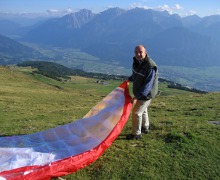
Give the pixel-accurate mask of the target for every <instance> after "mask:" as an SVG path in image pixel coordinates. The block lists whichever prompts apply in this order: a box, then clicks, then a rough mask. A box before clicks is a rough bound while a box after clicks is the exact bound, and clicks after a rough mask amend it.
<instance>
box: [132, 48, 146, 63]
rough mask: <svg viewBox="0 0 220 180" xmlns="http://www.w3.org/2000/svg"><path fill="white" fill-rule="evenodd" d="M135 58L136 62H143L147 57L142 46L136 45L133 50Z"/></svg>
mask: <svg viewBox="0 0 220 180" xmlns="http://www.w3.org/2000/svg"><path fill="white" fill-rule="evenodd" d="M134 54H135V58H136V59H137V60H138V61H141V60H144V58H145V57H146V55H147V51H146V49H145V47H144V46H143V45H138V46H136V47H135V49H134Z"/></svg>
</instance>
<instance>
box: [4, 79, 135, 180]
mask: <svg viewBox="0 0 220 180" xmlns="http://www.w3.org/2000/svg"><path fill="white" fill-rule="evenodd" d="M131 107H132V104H131V97H130V95H129V90H128V83H127V81H124V82H123V83H122V84H121V85H119V86H118V87H117V88H116V89H114V90H113V91H112V92H111V93H110V94H109V95H107V96H106V97H105V98H104V99H103V100H102V101H101V102H99V103H98V104H97V105H96V106H95V107H93V108H92V109H91V110H90V111H89V112H88V113H87V114H86V115H85V116H84V117H83V118H82V119H79V120H77V121H74V122H72V123H69V124H66V125H63V126H58V127H56V128H52V129H49V130H45V131H41V132H37V133H34V134H28V135H19V136H8V137H0V180H2V179H11V180H12V179H13V180H16V179H33V180H35V179H36V180H37V179H51V178H52V177H59V176H63V175H67V174H70V173H73V172H75V171H77V170H79V169H81V168H83V167H85V166H87V165H89V164H91V163H92V162H94V161H95V160H96V159H98V158H99V157H100V156H101V155H102V154H103V153H104V151H105V150H106V149H107V148H108V147H109V146H110V145H111V144H112V142H113V141H114V140H115V139H116V138H117V137H118V135H119V134H120V132H121V130H122V128H123V127H124V125H125V123H126V122H127V120H128V118H129V115H130V111H131Z"/></svg>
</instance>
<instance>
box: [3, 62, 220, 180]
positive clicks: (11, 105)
mask: <svg viewBox="0 0 220 180" xmlns="http://www.w3.org/2000/svg"><path fill="white" fill-rule="evenodd" d="M119 83H121V82H120V81H112V80H111V81H108V85H106V84H105V85H104V84H98V83H97V80H96V79H91V78H84V77H79V76H73V77H71V80H70V81H68V82H59V81H56V80H53V79H50V78H47V77H45V76H42V75H39V74H34V73H32V69H30V68H27V67H26V68H17V67H10V68H8V67H1V66H0V87H1V88H0V123H1V127H0V135H1V136H7V135H18V134H29V133H33V132H38V131H41V130H45V129H49V128H52V127H56V126H58V125H63V124H66V123H69V122H71V121H75V120H77V119H79V118H82V117H83V116H84V115H85V114H86V113H87V112H88V111H89V110H90V109H91V108H92V107H93V106H94V105H95V104H97V103H98V102H99V101H100V100H101V99H103V97H105V96H106V95H107V94H108V93H109V92H111V91H112V90H113V89H114V88H115V87H116V86H118V85H119ZM159 86H160V91H161V93H160V96H158V97H157V98H156V99H155V100H154V101H153V102H152V104H151V107H150V108H149V114H150V122H151V131H150V134H148V135H144V136H143V138H142V139H141V140H140V141H127V140H125V135H126V134H128V133H130V131H131V120H129V121H128V123H127V124H126V126H125V128H124V129H123V131H122V133H121V135H120V136H119V137H118V139H117V140H116V141H115V142H114V143H113V144H112V146H111V147H110V148H109V149H108V150H107V151H106V153H105V154H103V156H102V157H101V158H100V159H98V160H97V161H96V162H95V163H93V164H92V165H90V166H88V167H86V168H84V169H82V170H80V171H78V172H76V173H74V174H72V175H69V176H66V177H65V179H100V180H101V179H106V178H108V179H218V178H219V177H220V172H219V168H220V159H219V157H220V151H219V143H220V139H219V137H220V126H219V125H216V124H212V123H211V122H210V121H216V122H217V121H218V122H219V120H220V113H219V112H220V109H219V99H220V93H208V94H196V93H191V92H186V91H181V90H176V89H170V88H167V84H166V83H160V85H159ZM140 172H141V173H140Z"/></svg>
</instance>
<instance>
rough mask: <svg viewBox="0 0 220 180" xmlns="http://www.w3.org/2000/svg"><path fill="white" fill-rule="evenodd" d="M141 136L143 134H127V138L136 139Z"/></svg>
mask: <svg viewBox="0 0 220 180" xmlns="http://www.w3.org/2000/svg"><path fill="white" fill-rule="evenodd" d="M141 137H142V136H141V134H139V135H133V134H128V135H127V136H126V139H127V140H135V139H140V138H141Z"/></svg>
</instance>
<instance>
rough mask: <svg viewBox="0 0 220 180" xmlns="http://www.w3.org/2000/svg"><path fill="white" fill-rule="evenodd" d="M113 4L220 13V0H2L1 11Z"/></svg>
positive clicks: (51, 11) (59, 11) (61, 10)
mask: <svg viewBox="0 0 220 180" xmlns="http://www.w3.org/2000/svg"><path fill="white" fill-rule="evenodd" d="M113 7H119V8H122V9H125V10H127V9H132V8H135V7H140V8H145V9H154V10H158V11H164V10H167V11H168V12H169V13H170V14H174V13H176V14H179V15H180V16H188V15H193V14H196V15H198V16H200V17H204V16H210V15H214V14H219V15H220V0H0V13H1V14H2V13H3V14H4V13H7V14H10V13H13V14H24V13H33V14H39V15H40V14H44V15H48V16H49V15H64V14H68V13H72V12H77V11H79V10H81V9H89V10H91V11H92V12H94V13H99V12H102V11H104V10H106V9H108V8H113Z"/></svg>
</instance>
